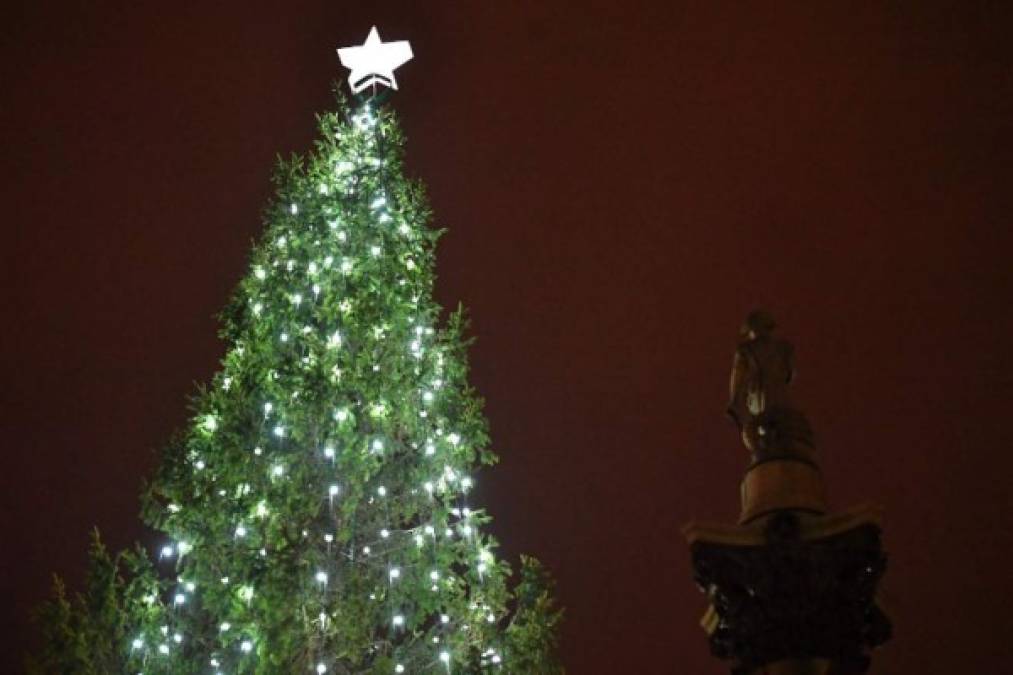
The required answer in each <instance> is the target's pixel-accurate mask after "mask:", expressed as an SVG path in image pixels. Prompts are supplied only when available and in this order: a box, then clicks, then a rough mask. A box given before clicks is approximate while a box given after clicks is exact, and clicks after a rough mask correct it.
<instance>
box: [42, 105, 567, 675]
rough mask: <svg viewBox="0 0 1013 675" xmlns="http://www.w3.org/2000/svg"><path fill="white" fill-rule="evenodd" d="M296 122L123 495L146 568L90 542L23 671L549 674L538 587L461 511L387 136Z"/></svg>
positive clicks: (409, 186)
mask: <svg viewBox="0 0 1013 675" xmlns="http://www.w3.org/2000/svg"><path fill="white" fill-rule="evenodd" d="M318 124H319V129H320V138H319V140H318V141H317V142H316V147H315V150H314V152H311V153H309V154H308V155H307V156H305V157H293V158H292V159H291V160H289V161H287V162H281V163H280V165H279V168H278V170H277V172H276V176H275V180H276V183H277V196H276V198H275V200H274V201H273V203H272V204H271V205H270V206H269V207H268V208H267V211H266V214H265V221H266V226H267V229H266V233H265V235H264V236H263V239H262V240H261V241H260V242H258V243H257V244H256V245H255V246H254V249H253V253H252V260H251V265H250V273H249V274H248V276H247V277H246V278H244V279H243V280H242V282H241V283H240V284H239V286H238V288H237V290H236V292H235V294H234V297H233V298H232V300H231V302H230V303H229V304H228V306H227V308H226V310H225V311H224V312H223V314H222V329H221V335H222V337H223V339H224V340H225V341H226V344H227V353H226V355H225V357H224V359H223V362H222V368H221V370H220V372H219V373H218V374H217V375H216V376H215V377H214V379H213V381H212V382H211V383H210V384H209V385H208V386H207V387H205V388H202V389H200V390H199V391H198V392H197V394H196V396H195V397H194V399H193V402H192V409H193V415H192V418H191V422H190V424H189V425H188V427H187V428H186V429H185V430H184V431H183V432H181V433H180V434H179V435H178V436H177V437H176V438H175V439H174V440H173V441H172V442H171V443H169V444H168V446H167V447H166V449H165V450H164V452H163V456H162V460H161V464H160V466H159V467H158V469H157V472H156V473H155V475H154V477H153V479H152V480H151V481H150V483H149V484H148V485H146V487H145V489H144V494H143V515H144V519H145V521H146V522H147V523H148V524H149V525H151V526H152V527H154V528H156V529H157V530H159V531H160V532H162V533H164V534H165V542H164V544H163V545H162V546H161V550H160V552H159V554H158V559H157V561H156V563H155V567H152V564H151V563H149V562H148V560H147V558H146V556H144V555H143V553H138V552H129V553H124V554H120V555H118V556H115V557H111V556H110V555H109V554H108V553H107V552H106V550H105V549H104V547H103V546H102V545H101V543H100V542H99V540H98V538H97V536H96V538H95V540H94V543H93V546H92V551H91V568H90V572H89V576H88V580H87V583H86V586H85V590H84V592H83V593H82V594H81V595H79V596H75V597H74V598H73V599H68V597H67V593H66V591H65V589H64V587H63V585H62V584H61V583H60V582H59V581H57V583H56V587H55V590H54V597H53V599H52V600H51V601H50V602H48V603H47V604H46V605H45V607H43V608H42V609H41V611H40V614H39V618H40V623H41V626H42V630H43V633H44V637H45V641H46V648H45V650H44V651H43V653H42V654H40V655H39V656H38V657H37V658H36V659H35V661H34V662H33V667H34V668H35V671H34V672H39V673H43V672H44V673H75V674H80V673H85V674H88V673H116V672H124V673H144V674H146V675H163V674H164V675H182V674H196V673H222V674H228V675H231V674H246V673H256V674H266V673H285V674H291V673H336V674H342V675H351V674H365V673H375V674H377V675H386V674H387V673H400V672H405V673H485V672H507V673H534V674H541V673H544V674H546V675H549V674H555V673H561V672H562V670H561V668H560V667H559V665H558V663H557V661H556V660H555V657H554V647H555V629H556V626H557V624H558V622H559V619H560V615H561V613H560V611H559V610H558V609H557V608H556V606H555V605H554V603H553V600H552V597H551V590H552V584H551V581H550V580H549V579H548V577H547V575H546V574H545V572H544V570H543V569H542V568H541V567H540V566H539V565H538V563H537V562H536V561H534V560H532V559H528V558H525V559H523V560H522V564H521V567H520V574H519V581H518V584H517V586H516V587H515V588H513V589H511V587H510V584H509V577H510V575H511V570H510V567H509V566H508V565H507V564H506V563H504V562H503V561H501V560H499V559H497V557H496V548H497V544H496V542H495V540H494V539H493V538H492V537H490V536H489V535H488V534H486V533H485V532H484V531H483V528H484V526H485V525H486V524H487V523H488V522H489V516H488V515H487V514H486V512H485V511H484V510H482V509H481V508H478V507H476V506H474V505H472V504H471V503H470V501H469V494H470V493H471V491H472V490H473V487H474V482H473V481H474V477H473V476H474V472H475V471H476V470H477V469H478V468H479V467H481V466H482V465H490V464H492V463H494V461H495V459H496V458H495V456H494V455H493V453H492V452H490V450H489V449H488V445H489V437H488V431H487V426H486V421H485V419H484V417H483V415H482V402H481V400H480V399H479V397H478V396H477V395H476V394H475V392H474V391H473V390H472V388H471V387H470V386H469V384H468V382H467V374H468V366H467V359H466V353H465V352H466V346H467V342H466V340H465V337H464V334H465V329H466V322H465V320H464V318H463V314H462V312H461V311H460V309H458V311H456V312H453V313H451V314H450V315H449V317H447V318H446V319H445V320H442V319H441V308H440V307H439V306H438V305H437V304H436V303H435V301H434V299H433V282H434V246H435V243H436V241H437V238H438V236H439V232H438V231H436V230H434V229H431V228H430V227H429V226H428V222H429V219H430V212H429V207H428V205H427V202H426V199H425V196H424V193H423V189H422V187H421V185H419V184H418V183H416V182H413V181H410V180H408V179H406V178H405V176H404V174H403V170H402V163H401V162H402V147H403V139H402V135H401V132H400V130H399V128H398V125H397V123H396V121H395V119H394V117H393V116H392V114H391V113H390V112H388V111H386V110H384V109H379V110H376V109H373V108H372V107H370V104H369V103H365V104H362V105H361V106H359V107H358V108H357V109H354V110H353V109H352V108H350V107H349V105H348V104H347V103H345V102H344V101H343V100H341V99H340V97H339V112H338V113H331V114H325V115H323V116H320V117H319V118H318ZM156 568H157V570H156Z"/></svg>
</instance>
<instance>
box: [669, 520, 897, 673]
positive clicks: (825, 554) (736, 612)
mask: <svg viewBox="0 0 1013 675" xmlns="http://www.w3.org/2000/svg"><path fill="white" fill-rule="evenodd" d="M684 531H685V534H686V537H687V539H688V540H689V544H690V552H691V555H692V562H693V571H694V577H695V580H696V582H697V584H699V586H700V587H701V588H702V589H704V591H705V592H706V593H707V595H708V597H709V599H710V602H711V606H710V608H709V609H708V611H707V614H706V615H705V616H704V619H703V621H702V623H703V626H704V629H705V630H706V631H707V633H708V636H709V640H710V645H711V651H712V653H713V654H714V655H715V656H717V657H718V658H721V659H723V660H727V661H728V662H729V663H730V665H731V667H732V673H733V674H734V675H747V674H749V675H761V674H769V675H794V674H798V675H803V674H809V673H813V674H816V673H826V674H827V675H845V674H849V675H850V674H852V673H865V672H866V671H867V670H868V666H869V657H868V652H869V650H870V649H871V648H873V647H876V646H879V645H880V644H882V643H884V642H886V640H887V639H889V637H890V623H889V621H888V620H887V618H886V616H885V615H884V614H883V612H882V611H881V610H880V609H879V607H878V606H877V604H876V599H875V597H876V587H877V584H878V583H879V580H880V577H881V576H882V575H883V572H884V571H885V569H886V556H885V555H884V554H883V551H882V548H881V546H880V527H879V512H878V510H876V509H875V508H873V507H861V508H858V509H855V510H853V511H850V512H848V513H844V514H840V515H837V516H821V515H811V514H806V513H800V512H796V511H787V510H781V511H778V512H776V513H774V514H771V515H768V516H766V517H762V518H759V519H757V520H754V521H753V522H752V523H750V524H747V525H731V526H728V525H725V526H722V525H707V524H702V523H692V524H690V525H688V526H687V527H686V528H685V530H684Z"/></svg>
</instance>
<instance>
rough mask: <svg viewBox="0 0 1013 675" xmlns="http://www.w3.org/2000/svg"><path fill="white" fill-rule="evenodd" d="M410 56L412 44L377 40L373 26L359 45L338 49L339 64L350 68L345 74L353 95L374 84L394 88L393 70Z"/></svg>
mask: <svg viewBox="0 0 1013 675" xmlns="http://www.w3.org/2000/svg"><path fill="white" fill-rule="evenodd" d="M412 56H414V55H413V54H412V46H411V45H410V44H409V43H408V41H407V40H399V41H397V42H384V41H383V40H381V39H380V33H378V32H377V30H376V26H373V28H372V29H371V30H370V31H369V36H368V37H367V38H366V41H365V42H363V43H362V44H361V45H359V46H358V47H343V48H341V49H339V50H338V58H339V59H341V65H343V66H344V67H345V68H348V69H349V70H351V71H352V72H351V73H349V75H348V86H349V87H351V89H352V93H353V94H358V93H359V92H360V91H362V90H363V89H366V88H367V87H369V86H371V85H376V84H382V85H384V86H387V87H390V88H391V89H397V80H395V79H394V69H395V68H398V67H400V66H402V65H404V64H405V63H406V62H408V61H409V60H411V58H412Z"/></svg>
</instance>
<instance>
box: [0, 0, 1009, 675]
mask: <svg viewBox="0 0 1013 675" xmlns="http://www.w3.org/2000/svg"><path fill="white" fill-rule="evenodd" d="M23 4H29V3H23ZM352 4H356V5H358V6H356V7H350V6H349V5H352ZM901 4H906V5H907V6H908V7H907V8H906V9H904V8H901V7H900V5H901ZM31 5H32V6H31V7H30V8H26V7H21V8H18V7H11V6H7V7H6V8H5V9H3V10H0V12H2V13H3V14H2V15H0V26H2V28H0V31H2V32H3V42H2V47H0V49H2V53H0V74H2V79H0V84H2V87H0V89H2V93H0V134H2V138H0V141H2V145H0V148H2V149H0V173H2V175H0V191H2V192H0V196H2V202H3V212H4V214H5V215H4V226H3V243H2V247H0V251H2V256H3V257H2V265H0V274H2V275H3V276H2V279H3V286H4V293H3V294H2V308H3V311H2V316H3V319H4V321H3V323H4V327H3V329H2V330H0V364H2V369H0V376H2V379H3V386H2V388H0V430H2V432H3V445H4V447H3V449H2V452H0V457H2V459H0V537H2V538H0V541H2V542H3V544H2V556H0V565H2V567H0V598H3V600H4V602H3V603H2V606H0V628H2V634H3V636H4V642H5V644H4V649H3V655H2V662H0V671H2V672H17V670H18V666H17V665H16V664H17V663H18V661H19V654H20V652H21V650H22V647H23V644H24V642H25V640H26V639H27V637H28V635H29V633H28V628H27V626H26V619H25V616H26V614H27V612H28V610H29V608H30V607H31V606H32V605H34V604H35V603H36V602H38V601H39V600H40V599H41V598H42V597H43V595H44V593H45V590H46V588H47V586H48V583H49V574H50V572H51V571H55V572H59V573H60V574H63V575H66V576H67V577H68V578H69V579H71V580H72V582H76V581H77V580H78V579H79V578H80V574H81V569H82V563H83V560H84V551H85V548H86V544H87V532H88V529H89V528H90V527H91V526H92V525H96V524H97V525H98V526H99V527H100V528H101V529H102V531H103V532H104V534H105V536H106V537H107V539H108V540H109V542H110V543H111V544H112V545H114V546H121V545H125V544H127V543H128V542H130V541H132V540H134V539H136V538H146V539H145V540H146V541H148V542H151V543H153V542H154V539H153V538H152V537H151V536H150V535H149V534H147V533H145V532H144V531H143V530H142V528H141V527H140V525H139V522H138V519H137V508H138V507H137V493H138V489H139V485H140V481H141V478H142V476H144V475H145V474H146V473H147V472H148V471H149V470H150V469H151V468H152V466H153V465H154V462H155V451H156V449H157V448H158V447H159V446H160V445H161V444H162V443H163V442H164V441H165V440H166V439H167V437H168V436H169V434H170V432H171V431H172V430H173V429H174V428H176V427H178V426H179V425H181V424H182V423H183V421H184V419H185V411H186V408H185V397H186V395H187V394H188V393H190V392H191V391H192V390H193V383H194V382H197V381H205V380H207V379H208V378H209V377H210V375H211V374H212V373H213V372H214V370H215V368H216V363H217V360H218V358H219V357H220V356H221V354H222V351H223V346H222V344H221V343H219V342H218V340H217V338H216V323H215V320H214V318H213V315H214V314H215V313H216V312H217V310H218V309H220V308H221V307H222V306H223V304H224V302H225V299H226V296H227V294H228V293H229V291H230V289H231V288H232V287H233V285H234V284H235V283H236V282H237V281H238V280H239V278H240V276H241V275H242V274H243V272H244V269H245V261H246V255H247V251H248V247H249V242H250V240H251V239H252V238H253V237H256V236H257V234H258V232H259V230H260V219H259V214H260V211H261V208H262V207H263V205H264V204H265V202H266V201H267V199H268V198H269V196H270V185H269V182H268V177H269V174H270V170H271V167H272V164H273V158H274V156H275V154H276V153H279V152H280V153H288V152H290V151H303V150H306V149H307V148H308V147H309V145H310V143H311V141H312V139H313V136H314V134H315V128H314V121H313V113H314V112H317V111H322V110H325V109H328V108H329V107H331V99H330V94H329V83H330V81H331V80H333V79H341V78H343V77H344V73H345V71H344V70H343V69H341V68H340V66H339V65H338V63H337V59H336V56H335V54H334V51H333V50H334V48H335V47H337V46H343V45H350V44H356V43H359V42H361V41H362V39H363V38H364V37H365V35H366V32H367V30H368V29H369V26H370V25H371V24H372V23H373V22H375V23H377V24H378V25H379V27H380V31H381V34H382V35H383V36H385V37H387V38H389V39H410V40H411V41H412V43H413V46H414V48H415V53H416V59H415V60H414V61H413V62H411V63H409V64H408V65H406V66H405V67H404V68H402V69H401V70H400V71H399V72H398V79H399V82H400V83H401V87H402V89H401V91H400V93H398V95H397V96H396V97H395V106H396V108H397V109H398V111H399V112H400V114H401V117H402V121H403V125H404V127H405V130H406V133H407V135H408V138H409V145H408V163H409V167H410V170H411V172H412V173H413V174H415V175H417V176H419V177H420V178H422V179H423V180H424V181H425V182H426V183H427V184H428V186H429V189H430V194H431V198H432V203H433V206H434V209H435V211H436V213H437V216H438V222H439V223H440V224H441V225H444V226H447V227H449V228H450V233H449V234H448V236H446V237H445V238H444V240H443V241H442V243H441V246H440V249H439V258H438V259H439V275H440V278H439V282H438V296H439V298H440V300H441V302H443V304H444V305H451V304H456V302H457V301H458V300H460V301H463V302H464V304H465V305H467V306H468V307H469V308H470V309H471V314H472V318H473V325H474V333H475V335H476V336H477V338H478V342H477V344H476V346H475V347H474V349H473V352H472V360H473V364H474V373H473V381H474V384H475V385H476V386H477V388H478V389H479V391H480V392H481V393H482V394H483V395H484V396H485V397H486V399H487V402H488V415H489V418H490V420H491V423H492V428H493V438H494V441H495V448H496V449H497V451H498V452H499V453H500V455H501V457H502V463H501V464H500V465H499V466H498V467H497V468H495V469H493V470H491V471H487V472H485V473H483V474H482V475H481V476H480V482H479V486H480V488H481V489H480V497H481V499H482V500H483V501H484V502H485V503H486V505H487V506H488V508H489V509H490V511H491V513H492V514H493V515H494V516H495V517H496V521H495V523H494V525H493V531H494V533H495V534H496V535H497V536H498V537H499V538H500V539H501V541H502V542H503V545H504V548H505V551H506V553H508V554H509V555H511V556H515V555H516V554H517V553H519V552H522V551H523V552H529V553H532V554H535V555H536V556H538V557H540V558H541V559H542V560H543V561H544V562H546V563H547V564H548V565H549V566H550V567H551V568H552V569H553V571H554V572H555V574H556V575H557V577H558V580H559V589H560V596H561V599H562V601H563V602H564V603H565V604H566V606H567V608H568V622H567V624H566V630H565V635H564V656H565V660H566V663H567V665H568V668H569V670H570V671H571V672H572V673H574V674H575V675H591V674H606V673H608V674H617V673H644V674H647V673H651V674H653V673H658V674H664V673H686V674H690V675H695V674H698V673H699V674H703V673H713V674H717V673H722V672H725V670H724V669H723V668H722V667H721V665H720V664H719V663H718V662H716V661H713V660H711V659H710V658H709V656H708V654H707V647H706V643H705V639H704V635H703V633H702V631H701V630H700V629H699V627H698V626H697V620H698V618H699V616H700V614H701V612H702V611H703V609H704V598H703V596H702V595H701V594H700V593H699V592H698V591H697V589H696V588H695V587H694V585H693V583H692V580H691V575H690V570H689V565H688V552H687V549H686V546H685V544H684V541H683V539H682V537H681V534H680V528H681V526H682V525H683V524H684V523H685V522H686V521H687V520H689V519H691V518H694V517H701V518H705V519H725V520H732V519H734V518H735V516H736V515H737V507H738V503H737V500H738V481H739V479H740V477H741V473H742V469H743V467H744V465H745V460H746V457H745V452H744V450H743V449H742V448H741V447H740V446H739V445H738V442H737V438H736V434H735V432H734V430H733V429H732V428H731V424H730V423H729V422H728V421H727V420H726V419H725V418H724V417H723V414H722V411H723V408H724V404H725V396H726V386H727V385H726V382H727V374H728V367H729V364H730V361H731V354H732V349H733V346H734V341H735V334H736V329H737V327H738V324H739V322H740V321H741V319H742V317H743V316H744V314H745V312H746V311H747V310H749V309H751V308H752V307H753V306H754V305H763V306H766V307H768V308H770V309H771V310H772V311H773V312H774V313H775V314H776V315H777V316H778V318H779V319H780V321H781V324H782V326H783V329H784V333H785V334H786V335H787V336H789V337H790V338H791V339H792V340H794V341H795V342H796V344H797V345H798V354H799V366H800V371H801V374H800V380H799V383H798V388H797V389H798V397H799V400H800V401H801V402H803V405H804V407H805V408H806V409H807V411H808V412H809V414H810V417H811V418H812V420H813V422H814V424H815V427H816V430H817V433H818V437H819V440H820V445H821V449H822V451H823V456H824V468H825V472H826V475H827V477H828V480H829V485H830V491H831V498H832V500H833V503H834V505H835V506H837V507H846V506H849V505H852V504H854V503H857V502H861V501H865V500H868V499H871V500H877V501H879V502H880V503H882V504H883V505H884V506H885V507H886V511H887V519H886V531H885V537H886V544H887V546H888V550H889V552H890V554H891V567H890V570H889V572H888V575H887V579H886V583H885V589H884V593H885V602H886V605H887V607H888V609H889V610H890V612H891V613H892V615H893V618H894V620H895V624H896V637H895V639H894V641H893V642H892V643H890V644H889V645H888V646H887V647H886V648H885V649H883V650H882V651H881V652H879V653H878V655H877V657H876V665H875V666H874V671H873V672H876V673H890V674H892V675H904V674H907V673H985V672H999V671H1001V670H1003V668H1004V666H1001V665H998V664H1001V663H1006V664H1007V665H1006V666H1005V667H1008V665H1009V663H1010V660H1011V659H1013V646H1011V645H1013V641H1011V640H1010V639H1009V636H1010V635H1011V634H1013V618H1011V616H1013V615H1011V613H1010V611H1009V607H1010V604H1011V602H1013V574H1011V572H1010V565H1009V562H1008V561H1009V558H1010V556H1011V555H1013V531H1011V530H1013V519H1011V516H1010V509H1011V507H1013V504H1011V502H1013V500H1011V498H1010V496H1009V494H1010V492H1009V483H1010V480H1009V479H1010V474H1011V470H1013V459H1011V456H1013V431H1011V426H1010V424H1009V422H1008V419H1009V417H1008V415H1007V413H1008V412H1009V408H1010V405H1011V404H1013V395H1011V390H1013V349H1011V337H1010V336H1011V335H1013V313H1011V311H1010V305H1011V303H1010V300H1011V299H1013V265H1011V260H1010V258H1011V255H1013V237H1011V236H1010V234H1009V233H1008V231H1007V230H1008V223H1007V221H1008V218H1009V214H1010V213H1013V203H1011V202H1013V199H1011V197H1010V195H1011V189H1010V188H1011V178H1013V151H1011V128H1010V120H1011V119H1013V48H1011V41H1010V38H1009V35H1010V31H1011V29H1013V15H1011V13H1010V12H1009V11H1006V8H1008V7H1009V5H1008V3H976V2H953V3H940V2H928V1H923V2H918V3H833V2H817V3H812V2H797V3H790V2H778V3H770V2H767V3H759V2H757V3H750V4H748V5H747V4H746V3H731V2H699V3H690V4H686V3H681V2H657V3H650V2H645V1H643V0H641V1H639V2H638V1H633V2H622V3H603V2H583V3H563V2H559V1H546V0H542V1H538V2H536V1H534V0H522V1H518V0H514V1H512V2H498V3H491V2H473V3H449V2H425V3H421V2H419V3H408V2H403V3H395V2H375V3H338V2H319V1H318V2H308V1H307V2H290V3H253V2H216V3H154V2H147V3H136V2H119V3H114V2H104V1H97V0H92V1H90V2H70V1H60V2H48V3H31ZM1001 5H1005V6H1006V7H1001ZM1000 10H1002V11H1000Z"/></svg>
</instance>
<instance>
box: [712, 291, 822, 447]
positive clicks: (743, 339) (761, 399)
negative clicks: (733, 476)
mask: <svg viewBox="0 0 1013 675" xmlns="http://www.w3.org/2000/svg"><path fill="white" fill-rule="evenodd" d="M776 327H777V324H776V323H775V322H774V319H773V317H771V316H770V314H768V313H767V312H764V311H762V310H757V311H754V312H750V314H749V316H747V317H746V321H745V323H744V324H742V328H741V329H740V330H739V345H738V348H737V349H736V350H735V359H734V361H733V362H732V377H731V386H730V389H731V391H730V401H729V403H728V415H729V416H730V417H731V418H732V419H733V420H735V423H736V424H737V425H738V427H739V431H740V432H741V433H742V442H743V443H744V444H745V446H746V448H748V449H749V451H750V452H751V453H752V457H753V461H754V462H760V461H764V460H767V459H771V458H774V457H783V456H793V457H796V458H800V459H811V458H812V454H813V439H812V429H811V427H810V426H809V421H808V420H807V419H806V417H805V415H803V414H802V413H801V412H800V411H798V410H796V409H795V407H794V406H793V405H792V402H791V397H790V395H789V391H788V387H789V385H790V384H791V381H792V379H793V378H794V375H795V349H794V347H792V345H791V343H790V342H788V341H787V340H784V339H781V338H778V337H775V336H774V335H773V332H774V329H775V328H776Z"/></svg>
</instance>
